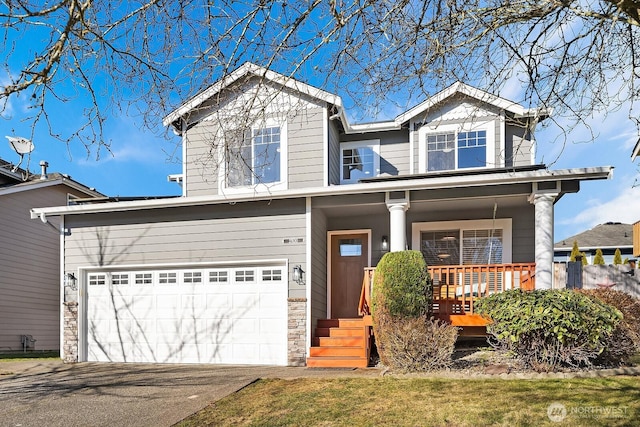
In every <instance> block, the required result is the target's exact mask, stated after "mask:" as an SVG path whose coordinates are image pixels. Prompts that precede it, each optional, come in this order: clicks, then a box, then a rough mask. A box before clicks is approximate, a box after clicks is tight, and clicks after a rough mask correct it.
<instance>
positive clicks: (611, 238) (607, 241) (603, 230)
mask: <svg viewBox="0 0 640 427" xmlns="http://www.w3.org/2000/svg"><path fill="white" fill-rule="evenodd" d="M574 241H577V242H578V247H579V248H580V249H581V250H583V249H588V248H596V249H597V248H600V249H603V248H622V247H632V246H633V226H632V225H631V224H623V223H620V222H607V223H604V224H600V225H596V226H595V227H593V228H592V229H591V230H587V231H583V232H582V233H579V234H576V235H575V236H571V237H567V238H566V239H562V240H561V241H559V242H556V243H555V244H554V245H553V246H554V249H572V248H573V242H574Z"/></svg>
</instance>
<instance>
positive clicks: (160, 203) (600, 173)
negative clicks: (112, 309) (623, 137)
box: [31, 166, 613, 219]
mask: <svg viewBox="0 0 640 427" xmlns="http://www.w3.org/2000/svg"><path fill="white" fill-rule="evenodd" d="M612 170H613V168H612V167H611V166H605V167H596V168H582V169H565V170H558V171H548V170H540V171H529V172H523V173H516V174H505V173H496V174H488V175H486V176H483V177H482V179H479V178H478V176H476V175H471V176H459V177H455V179H451V178H449V177H446V178H442V177H436V178H425V179H419V180H412V181H391V182H375V183H361V184H351V185H341V186H331V187H315V188H304V189H296V190H285V191H280V192H265V193H264V194H257V195H256V194H254V193H251V194H245V195H222V196H196V197H176V198H172V199H158V200H143V201H132V202H111V203H103V204H99V205H77V206H59V207H48V208H34V209H31V218H34V219H35V218H38V217H40V216H41V215H43V214H44V215H52V216H56V215H74V214H89V213H105V212H115V211H131V210H139V209H160V208H172V207H185V206H197V205H210V204H221V203H233V202H236V203H238V202H248V201H257V200H276V199H291V198H302V197H320V196H333V195H351V194H363V193H377V192H385V191H397V190H419V189H432V188H438V189H442V188H456V187H461V186H467V187H477V186H483V185H500V184H517V183H523V182H540V181H548V180H550V179H551V180H575V179H579V180H582V181H587V180H596V179H608V178H610V177H611V173H612Z"/></svg>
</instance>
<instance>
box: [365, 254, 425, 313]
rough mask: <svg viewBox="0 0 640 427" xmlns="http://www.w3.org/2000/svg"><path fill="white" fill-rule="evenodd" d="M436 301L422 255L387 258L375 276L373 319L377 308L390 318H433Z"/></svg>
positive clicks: (389, 255) (396, 255)
mask: <svg viewBox="0 0 640 427" xmlns="http://www.w3.org/2000/svg"><path fill="white" fill-rule="evenodd" d="M432 299H433V291H432V288H431V281H430V280H429V272H428V270H427V263H426V262H425V261H424V257H423V256H422V253H421V252H420V251H399V252H388V253H386V254H384V256H383V257H382V259H381V260H380V262H379V263H378V266H377V267H376V272H375V276H374V284H373V295H372V306H373V307H372V308H373V316H374V318H375V313H376V310H377V308H378V307H381V306H384V309H385V310H386V311H387V312H388V313H389V315H391V316H399V317H418V316H430V314H431V306H432Z"/></svg>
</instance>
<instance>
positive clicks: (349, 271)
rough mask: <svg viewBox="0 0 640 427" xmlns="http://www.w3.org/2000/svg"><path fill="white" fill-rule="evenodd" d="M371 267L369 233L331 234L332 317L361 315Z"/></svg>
mask: <svg viewBox="0 0 640 427" xmlns="http://www.w3.org/2000/svg"><path fill="white" fill-rule="evenodd" d="M368 266H369V235H368V234H367V233H353V234H333V235H331V317H332V318H334V319H339V318H353V317H358V302H359V300H360V291H361V289H362V279H363V278H364V268H365V267H368Z"/></svg>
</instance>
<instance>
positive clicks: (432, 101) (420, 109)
mask: <svg viewBox="0 0 640 427" xmlns="http://www.w3.org/2000/svg"><path fill="white" fill-rule="evenodd" d="M458 93H460V94H463V95H466V96H469V97H471V98H474V99H477V100H478V101H481V102H485V103H487V104H489V105H493V106H495V107H497V108H499V109H501V110H505V111H509V112H511V113H513V114H514V116H516V117H536V116H538V117H548V116H549V115H550V114H551V111H549V110H546V109H541V108H524V107H523V106H522V105H520V104H518V103H517V102H513V101H510V100H508V99H505V98H501V97H499V96H496V95H493V94H491V93H489V92H485V91H483V90H480V89H477V88H475V87H472V86H469V85H467V84H464V83H462V82H456V83H454V84H452V85H451V86H449V87H448V88H446V89H444V90H442V91H440V92H438V93H436V94H435V95H433V96H431V97H429V99H427V100H426V101H424V102H422V103H420V104H418V105H416V106H415V107H413V108H411V109H410V110H408V111H406V112H404V113H402V114H400V115H398V116H397V117H396V118H395V120H394V121H395V122H396V123H397V124H402V123H404V122H406V121H408V120H410V119H412V118H413V117H416V116H419V115H420V114H423V113H424V112H426V111H428V110H429V109H431V108H433V107H434V106H435V105H437V104H439V103H441V102H443V101H444V100H445V99H447V98H449V97H451V96H453V95H455V94H458Z"/></svg>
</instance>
